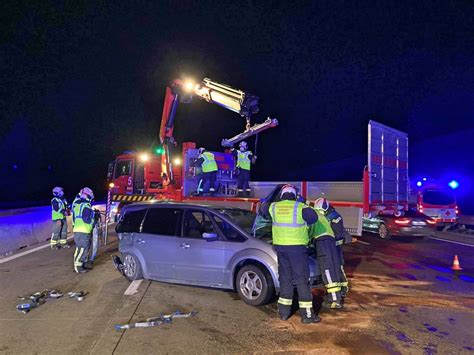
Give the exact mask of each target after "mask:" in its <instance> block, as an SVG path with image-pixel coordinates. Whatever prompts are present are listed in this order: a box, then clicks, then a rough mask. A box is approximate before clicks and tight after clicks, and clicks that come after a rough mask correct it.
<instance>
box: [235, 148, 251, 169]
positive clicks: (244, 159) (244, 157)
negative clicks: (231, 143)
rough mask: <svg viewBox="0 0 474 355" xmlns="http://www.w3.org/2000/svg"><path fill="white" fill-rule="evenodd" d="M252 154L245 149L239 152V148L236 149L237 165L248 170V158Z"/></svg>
mask: <svg viewBox="0 0 474 355" xmlns="http://www.w3.org/2000/svg"><path fill="white" fill-rule="evenodd" d="M250 155H252V152H249V151H246V152H241V151H240V150H238V151H237V167H238V168H241V169H244V170H250V158H249V156H250Z"/></svg>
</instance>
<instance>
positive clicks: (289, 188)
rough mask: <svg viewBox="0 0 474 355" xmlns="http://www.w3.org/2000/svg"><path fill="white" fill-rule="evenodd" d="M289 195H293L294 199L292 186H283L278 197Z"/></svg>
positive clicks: (294, 192)
mask: <svg viewBox="0 0 474 355" xmlns="http://www.w3.org/2000/svg"><path fill="white" fill-rule="evenodd" d="M286 193H289V194H293V195H295V197H296V189H295V187H294V186H292V185H285V186H283V187H282V188H281V192H280V197H283V195H284V194H286Z"/></svg>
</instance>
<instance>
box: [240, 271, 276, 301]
mask: <svg viewBox="0 0 474 355" xmlns="http://www.w3.org/2000/svg"><path fill="white" fill-rule="evenodd" d="M236 289H237V293H238V294H239V297H240V299H242V301H244V302H245V303H247V304H249V305H251V306H260V305H263V304H266V303H268V302H270V300H271V298H272V297H273V296H274V295H275V286H274V285H273V280H272V277H271V276H270V275H269V273H268V271H267V270H264V268H263V267H260V266H257V265H245V266H244V267H242V268H241V269H240V270H239V272H238V273H237V278H236Z"/></svg>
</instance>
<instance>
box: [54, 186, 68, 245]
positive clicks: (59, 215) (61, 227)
mask: <svg viewBox="0 0 474 355" xmlns="http://www.w3.org/2000/svg"><path fill="white" fill-rule="evenodd" d="M53 196H54V197H53V199H52V200H51V210H52V211H51V212H52V220H53V233H52V235H51V241H50V244H51V249H60V248H61V247H63V248H69V245H68V244H67V221H66V216H67V215H68V213H69V211H68V206H67V201H66V199H65V198H64V190H63V188H62V187H59V186H57V187H55V188H54V189H53Z"/></svg>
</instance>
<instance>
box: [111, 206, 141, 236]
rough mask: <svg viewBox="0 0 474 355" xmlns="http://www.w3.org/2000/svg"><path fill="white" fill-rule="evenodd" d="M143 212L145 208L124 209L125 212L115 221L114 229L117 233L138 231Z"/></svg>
mask: <svg viewBox="0 0 474 355" xmlns="http://www.w3.org/2000/svg"><path fill="white" fill-rule="evenodd" d="M145 212H146V208H143V209H138V210H130V211H125V214H124V215H123V216H122V218H120V221H119V222H118V223H117V226H116V227H115V231H116V232H117V233H139V232H140V225H141V224H142V221H143V217H145Z"/></svg>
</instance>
